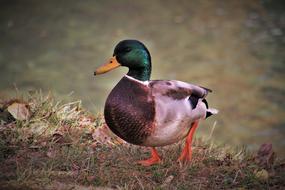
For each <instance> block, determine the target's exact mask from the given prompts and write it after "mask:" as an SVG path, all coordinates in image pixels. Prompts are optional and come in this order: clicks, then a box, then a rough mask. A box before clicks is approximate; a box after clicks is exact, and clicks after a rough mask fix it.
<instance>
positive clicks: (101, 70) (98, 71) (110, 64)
mask: <svg viewBox="0 0 285 190" xmlns="http://www.w3.org/2000/svg"><path fill="white" fill-rule="evenodd" d="M119 66H121V64H120V63H119V62H118V61H117V59H116V56H114V57H112V58H111V59H110V61H109V62H108V63H106V64H104V65H102V66H100V67H99V68H97V69H96V71H95V72H94V75H100V74H103V73H107V72H108V71H111V70H113V69H116V68H117V67H119Z"/></svg>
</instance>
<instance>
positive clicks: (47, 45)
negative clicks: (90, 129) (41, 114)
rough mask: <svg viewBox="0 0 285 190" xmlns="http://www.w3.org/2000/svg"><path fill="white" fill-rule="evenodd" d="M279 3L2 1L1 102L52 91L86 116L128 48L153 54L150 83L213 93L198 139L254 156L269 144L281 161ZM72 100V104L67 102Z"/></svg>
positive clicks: (116, 74)
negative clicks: (135, 42)
mask: <svg viewBox="0 0 285 190" xmlns="http://www.w3.org/2000/svg"><path fill="white" fill-rule="evenodd" d="M283 4H284V3H282V2H281V1H280V2H279V1H274V2H272V1H231V2H221V1H218V0H217V1H186V0H185V1H179V3H178V2H176V1H163V0H158V1H144V2H139V1H137V2H133V1H122V0H121V1H116V2H113V1H109V0H108V1H101V0H98V1H84V2H83V1H69V2H68V4H67V3H66V2H65V1H36V0H34V1H25V2H23V1H6V2H4V1H2V2H1V6H0V34H1V35H0V77H1V78H0V79H1V82H0V96H1V97H3V98H5V97H10V96H14V95H15V86H17V88H19V90H20V91H24V92H25V91H28V90H33V89H42V90H44V91H52V92H53V94H55V96H56V97H58V99H63V100H75V99H82V101H83V104H84V105H85V107H87V108H88V109H89V110H90V111H92V112H94V113H96V112H100V111H102V110H103V107H104V101H105V99H106V96H107V95H108V93H109V92H110V90H111V89H112V87H113V86H114V85H115V84H116V83H117V82H118V80H119V79H120V78H121V77H122V75H123V74H125V73H126V72H127V70H126V69H125V68H120V69H117V70H115V71H113V72H110V73H108V74H105V75H102V76H96V77H94V76H93V71H94V70H95V68H96V67H98V66H99V65H101V64H103V63H104V62H105V61H107V60H108V59H109V58H110V57H111V55H112V52H113V48H114V46H115V45H116V43H117V42H118V41H120V40H122V39H126V38H134V39H139V40H141V41H143V42H144V43H145V44H146V46H147V47H148V48H149V50H150V52H151V55H152V61H153V74H152V78H153V79H176V80H182V81H186V82H191V83H194V84H200V85H202V86H207V87H209V88H211V89H213V91H214V93H212V94H210V95H209V98H208V100H209V102H210V104H211V106H213V107H216V108H218V109H219V110H220V114H219V115H217V116H215V117H212V118H210V119H209V120H207V121H205V122H202V123H201V126H200V128H199V130H198V133H197V136H199V137H207V136H208V135H209V134H210V131H211V126H213V123H214V122H215V121H216V122H217V125H216V129H215V131H214V138H213V140H214V141H216V142H218V143H225V144H229V145H237V146H242V145H248V146H249V148H251V149H256V148H258V146H259V145H260V144H261V143H264V142H272V143H273V145H274V148H275V150H276V151H277V152H278V154H279V155H281V156H284V154H285V151H284V150H285V149H284V147H285V140H284V139H285V138H284V136H285V134H284V133H285V114H284V113H285V112H284V108H285V104H284V97H285V86H284V82H285V76H284V71H285V62H284V60H285V59H284V52H285V51H284V49H285V48H284V43H285V37H284V32H285V30H284V28H285V27H284V26H285V22H284V20H285V15H284V12H285V11H284V10H285V9H284V5H283ZM71 92H72V95H71V96H70V93H71Z"/></svg>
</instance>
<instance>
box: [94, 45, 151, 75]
mask: <svg viewBox="0 0 285 190" xmlns="http://www.w3.org/2000/svg"><path fill="white" fill-rule="evenodd" d="M119 66H125V67H128V68H129V72H128V74H127V75H129V76H131V77H134V78H135V79H138V80H141V81H146V80H149V79H150V74H151V57H150V54H149V51H148V50H147V48H146V47H145V45H144V44H143V43H141V42H139V41H137V40H123V41H121V42H119V43H118V44H117V46H116V47H115V50H114V54H113V57H112V58H111V59H110V61H109V62H108V63H107V64H105V65H103V66H101V67H99V68H98V69H97V70H96V71H95V73H94V74H95V75H98V74H103V73H106V72H108V71H110V70H113V69H115V68H117V67H119Z"/></svg>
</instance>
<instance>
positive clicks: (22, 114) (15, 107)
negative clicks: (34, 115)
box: [7, 102, 31, 121]
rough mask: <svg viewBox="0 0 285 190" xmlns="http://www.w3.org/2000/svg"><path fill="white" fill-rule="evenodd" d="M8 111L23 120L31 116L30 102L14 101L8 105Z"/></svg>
mask: <svg viewBox="0 0 285 190" xmlns="http://www.w3.org/2000/svg"><path fill="white" fill-rule="evenodd" d="M7 110H8V112H9V113H10V114H11V115H12V116H13V117H14V118H15V119H17V120H20V121H23V120H27V119H29V118H30V117H31V112H30V110H29V106H28V104H25V103H18V102H14V103H12V104H11V105H9V106H8V109H7Z"/></svg>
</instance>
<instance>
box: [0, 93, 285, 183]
mask: <svg viewBox="0 0 285 190" xmlns="http://www.w3.org/2000/svg"><path fill="white" fill-rule="evenodd" d="M18 101H20V102H21V101H22V100H18ZM11 102H13V101H6V102H5V101H3V102H2V105H1V110H2V112H1V114H2V115H3V113H5V112H6V111H5V110H7V106H9V104H11ZM25 103H26V104H27V105H29V109H30V111H31V117H30V118H29V119H28V120H26V121H18V120H11V119H10V120H7V118H6V117H5V119H3V118H4V117H3V116H2V115H1V117H0V119H1V120H2V121H1V123H2V124H1V126H0V151H1V154H0V189H278V188H280V189H282V188H284V187H285V172H284V168H285V163H284V161H281V160H278V159H277V160H276V161H275V162H272V163H271V162H270V163H269V164H267V165H264V164H260V163H258V162H257V161H256V160H257V155H256V154H254V153H248V152H247V151H246V149H245V148H237V149H236V150H234V148H226V147H224V146H216V145H215V144H214V143H213V139H212V138H209V139H207V140H202V139H195V141H194V146H193V147H194V148H193V160H192V162H191V163H190V164H188V165H185V164H181V163H177V162H176V159H177V158H178V156H179V154H180V152H181V150H182V148H183V142H181V143H177V144H174V145H171V146H167V147H163V148H159V149H158V150H159V153H160V154H161V156H162V157H163V162H162V163H161V164H159V165H154V166H151V167H143V166H140V165H138V164H136V161H137V160H140V159H144V158H147V157H148V156H149V151H148V149H147V148H144V147H138V146H133V145H130V144H127V143H124V142H123V141H121V140H120V139H118V138H117V137H116V136H114V135H113V134H112V133H111V132H110V131H109V130H108V128H107V127H106V125H105V124H104V121H103V118H102V115H100V114H98V115H93V114H91V113H89V112H88V111H86V110H84V109H83V108H82V107H81V102H80V101H76V102H71V103H67V104H63V103H60V102H56V101H55V100H54V99H53V98H52V96H51V95H48V96H43V95H42V94H41V93H34V94H32V95H28V96H27V98H26V99H25ZM10 118H11V117H10Z"/></svg>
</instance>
